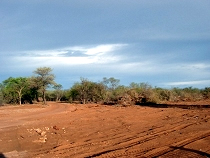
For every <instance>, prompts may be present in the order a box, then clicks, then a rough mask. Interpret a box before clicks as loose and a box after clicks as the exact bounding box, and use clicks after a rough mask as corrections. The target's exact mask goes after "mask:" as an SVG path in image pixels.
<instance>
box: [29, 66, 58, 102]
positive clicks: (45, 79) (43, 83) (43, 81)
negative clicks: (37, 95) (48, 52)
mask: <svg viewBox="0 0 210 158" xmlns="http://www.w3.org/2000/svg"><path fill="white" fill-rule="evenodd" d="M51 72H52V69H51V68H50V67H40V68H37V69H36V70H35V71H34V74H36V76H35V77H32V80H33V82H34V83H35V84H36V85H37V87H38V89H39V90H40V91H41V93H42V99H43V103H44V104H46V97H45V94H46V90H47V88H48V87H49V86H50V85H55V82H54V79H55V76H54V74H52V73H51Z"/></svg>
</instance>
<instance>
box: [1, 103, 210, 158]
mask: <svg viewBox="0 0 210 158" xmlns="http://www.w3.org/2000/svg"><path fill="white" fill-rule="evenodd" d="M209 114H210V109H209V108H196V109H181V108H155V107H146V106H131V107H119V106H103V105H96V104H88V105H76V104H75V105H73V104H65V103H53V102H52V103H49V105H48V106H47V107H42V106H39V105H24V106H21V107H13V106H8V107H0V153H2V155H1V154H0V157H1V156H2V157H3V156H5V157H8V158H9V157H37V158H38V157H75V158H78V157H81V158H82V157H210V115H209Z"/></svg>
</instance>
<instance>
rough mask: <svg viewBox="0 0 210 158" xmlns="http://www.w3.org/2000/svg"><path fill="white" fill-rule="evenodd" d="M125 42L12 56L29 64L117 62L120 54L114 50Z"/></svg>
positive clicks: (55, 64) (54, 64)
mask: <svg viewBox="0 0 210 158" xmlns="http://www.w3.org/2000/svg"><path fill="white" fill-rule="evenodd" d="M124 46H126V44H106V45H97V46H92V47H90V46H86V47H85V46H75V47H66V48H61V49H54V50H38V51H27V52H23V53H21V54H22V55H21V56H18V57H14V58H15V59H14V60H18V61H19V62H20V63H25V64H26V63H28V64H30V65H32V64H33V65H36V66H37V65H39V64H42V65H46V66H57V65H84V64H107V63H112V62H118V61H119V60H120V56H117V55H115V54H114V51H116V50H118V49H122V47H124Z"/></svg>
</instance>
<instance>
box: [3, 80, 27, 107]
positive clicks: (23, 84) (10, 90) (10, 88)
mask: <svg viewBox="0 0 210 158" xmlns="http://www.w3.org/2000/svg"><path fill="white" fill-rule="evenodd" d="M3 86H4V93H5V94H6V95H7V98H10V99H12V100H13V102H16V99H17V100H18V102H19V104H20V105H21V99H22V96H23V90H24V89H26V88H27V87H28V82H27V78H24V77H17V78H13V77H10V78H8V79H7V80H5V81H3Z"/></svg>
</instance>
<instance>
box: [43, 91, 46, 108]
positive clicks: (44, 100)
mask: <svg viewBox="0 0 210 158" xmlns="http://www.w3.org/2000/svg"><path fill="white" fill-rule="evenodd" d="M42 99H43V103H44V105H46V98H45V91H43V96H42Z"/></svg>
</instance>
